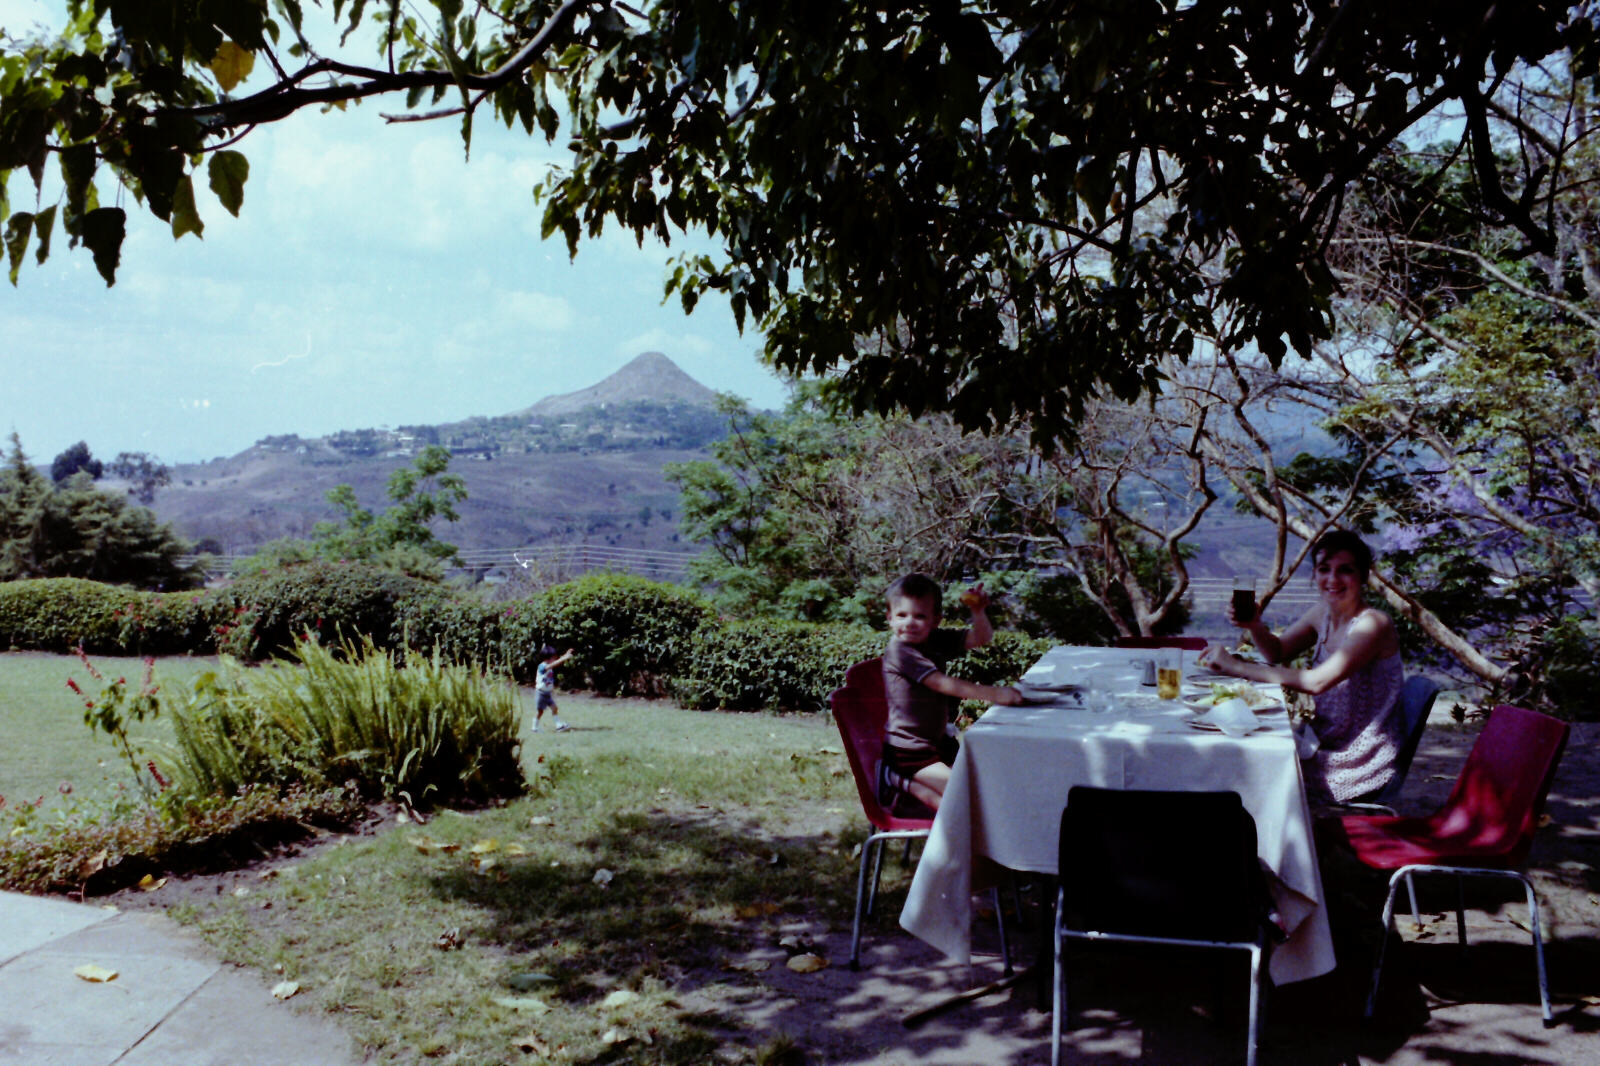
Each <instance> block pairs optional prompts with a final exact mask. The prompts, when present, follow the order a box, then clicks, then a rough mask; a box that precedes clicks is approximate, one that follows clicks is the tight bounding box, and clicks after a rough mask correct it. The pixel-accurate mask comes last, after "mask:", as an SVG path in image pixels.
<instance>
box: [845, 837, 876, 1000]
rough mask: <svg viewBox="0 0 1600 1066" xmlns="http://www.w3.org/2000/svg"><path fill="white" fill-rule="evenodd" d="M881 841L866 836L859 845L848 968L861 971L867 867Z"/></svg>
mask: <svg viewBox="0 0 1600 1066" xmlns="http://www.w3.org/2000/svg"><path fill="white" fill-rule="evenodd" d="M881 843H882V841H880V840H876V839H874V838H873V837H871V836H868V837H867V839H866V842H865V843H863V844H862V845H861V870H860V872H859V873H857V874H856V918H855V921H854V922H853V923H851V926H850V968H851V969H852V970H859V969H861V911H862V904H863V903H864V902H865V900H866V895H867V866H868V864H869V863H870V862H871V855H872V851H873V846H874V845H876V844H881Z"/></svg>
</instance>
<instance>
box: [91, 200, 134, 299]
mask: <svg viewBox="0 0 1600 1066" xmlns="http://www.w3.org/2000/svg"><path fill="white" fill-rule="evenodd" d="M127 224H128V214H127V212H126V211H124V210H122V208H120V207H97V208H95V209H94V210H93V211H90V212H89V213H88V214H86V215H84V216H83V243H84V244H85V245H87V246H88V248H89V251H90V252H92V253H94V268H95V269H96V270H98V271H100V276H101V277H103V278H105V279H106V287H107V288H110V287H111V286H112V285H115V284H116V281H117V264H118V263H119V262H121V259H122V238H123V236H124V234H125V233H126V232H127Z"/></svg>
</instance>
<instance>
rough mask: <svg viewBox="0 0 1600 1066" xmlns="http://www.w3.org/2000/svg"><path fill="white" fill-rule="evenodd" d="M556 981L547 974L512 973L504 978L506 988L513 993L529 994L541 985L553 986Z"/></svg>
mask: <svg viewBox="0 0 1600 1066" xmlns="http://www.w3.org/2000/svg"><path fill="white" fill-rule="evenodd" d="M555 983H556V979H555V978H554V977H551V976H550V975H549V974H547V973H534V972H528V973H514V974H512V975H511V976H510V977H507V978H506V987H507V988H509V989H511V990H512V991H514V992H531V991H533V990H534V989H535V988H538V987H539V986H541V985H553V984H555Z"/></svg>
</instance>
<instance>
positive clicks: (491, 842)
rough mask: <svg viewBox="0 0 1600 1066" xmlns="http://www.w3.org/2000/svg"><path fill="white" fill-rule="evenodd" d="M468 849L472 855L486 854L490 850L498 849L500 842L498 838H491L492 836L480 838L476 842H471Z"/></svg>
mask: <svg viewBox="0 0 1600 1066" xmlns="http://www.w3.org/2000/svg"><path fill="white" fill-rule="evenodd" d="M468 850H469V851H471V852H472V854H474V855H487V854H489V853H490V852H491V851H499V850H500V842H499V841H498V840H495V839H493V838H490V839H488V840H480V841H478V842H477V843H475V844H473V845H472V847H471V848H469V849H468Z"/></svg>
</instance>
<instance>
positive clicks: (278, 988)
mask: <svg viewBox="0 0 1600 1066" xmlns="http://www.w3.org/2000/svg"><path fill="white" fill-rule="evenodd" d="M299 992H300V982H299V981H279V982H278V983H277V984H275V985H273V986H272V998H273V999H288V998H289V997H290V996H293V995H297V994H298V993H299Z"/></svg>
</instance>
